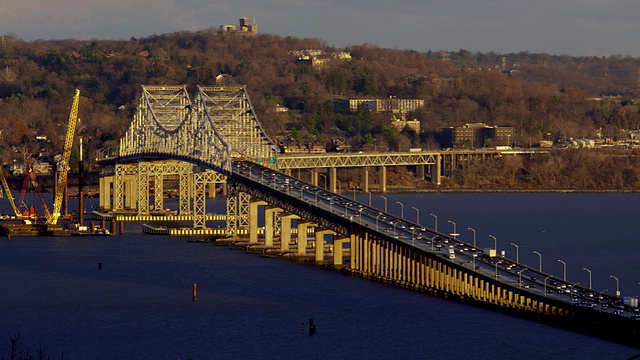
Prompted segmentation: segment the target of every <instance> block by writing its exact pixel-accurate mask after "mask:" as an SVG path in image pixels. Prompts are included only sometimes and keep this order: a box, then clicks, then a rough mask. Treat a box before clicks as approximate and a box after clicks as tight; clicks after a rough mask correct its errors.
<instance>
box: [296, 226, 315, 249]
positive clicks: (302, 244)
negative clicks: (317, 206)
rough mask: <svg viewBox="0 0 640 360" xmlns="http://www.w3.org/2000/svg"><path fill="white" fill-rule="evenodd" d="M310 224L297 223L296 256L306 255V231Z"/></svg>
mask: <svg viewBox="0 0 640 360" xmlns="http://www.w3.org/2000/svg"><path fill="white" fill-rule="evenodd" d="M309 226H313V224H312V223H308V222H302V221H298V256H305V255H307V238H308V237H307V229H308V228H309Z"/></svg>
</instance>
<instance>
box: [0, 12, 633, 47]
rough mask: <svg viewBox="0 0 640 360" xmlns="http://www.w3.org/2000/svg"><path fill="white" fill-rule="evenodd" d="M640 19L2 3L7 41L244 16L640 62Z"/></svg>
mask: <svg viewBox="0 0 640 360" xmlns="http://www.w3.org/2000/svg"><path fill="white" fill-rule="evenodd" d="M638 14H640V1H638V0H606V1H603V0H535V1H531V0H357V1H356V0H233V1H226V2H223V1H220V0H0V35H6V34H11V33H14V34H16V35H18V36H20V37H21V38H22V39H23V40H27V41H32V40H51V39H68V38H74V39H78V40H88V39H98V40H101V39H113V40H128V39H130V38H131V37H137V38H140V37H145V36H149V35H154V34H163V33H170V32H176V31H197V30H203V29H207V28H218V27H219V26H220V25H223V24H233V25H237V24H238V19H239V18H240V17H243V16H246V17H248V18H250V19H252V22H253V19H255V21H256V23H257V24H258V32H259V33H269V34H274V35H280V36H292V37H298V38H317V39H321V40H323V41H324V42H325V43H326V44H327V45H330V46H335V47H338V48H344V47H346V46H350V45H362V44H372V45H376V46H379V47H383V48H395V49H403V50H404V49H412V50H416V51H419V52H426V51H429V50H432V51H458V50H460V49H464V50H468V51H471V52H490V51H494V52H496V53H499V54H507V53H514V52H525V51H526V52H530V53H548V54H552V55H571V56H609V55H630V56H633V57H640V41H638V35H640V20H639V19H638Z"/></svg>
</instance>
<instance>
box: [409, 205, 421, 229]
mask: <svg viewBox="0 0 640 360" xmlns="http://www.w3.org/2000/svg"><path fill="white" fill-rule="evenodd" d="M411 208H412V209H413V210H415V211H416V224H418V225H420V209H418V208H417V207H415V206H412V207H411Z"/></svg>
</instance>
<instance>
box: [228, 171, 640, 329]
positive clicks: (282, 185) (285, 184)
mask: <svg viewBox="0 0 640 360" xmlns="http://www.w3.org/2000/svg"><path fill="white" fill-rule="evenodd" d="M233 171H234V173H233V178H234V179H235V180H236V181H240V182H242V183H243V184H244V186H242V187H243V191H250V192H253V194H252V197H253V196H256V197H258V198H260V196H261V193H263V194H262V195H264V194H266V193H269V194H270V195H269V197H270V201H269V202H270V204H271V205H275V206H278V207H284V208H286V209H283V210H285V211H287V212H290V213H292V214H294V215H298V216H300V217H301V218H302V219H303V220H305V221H312V222H315V223H318V224H319V225H320V226H322V227H324V228H326V229H330V230H332V231H335V232H336V233H338V234H340V235H341V236H349V231H350V230H349V229H350V226H359V227H363V228H366V231H367V232H369V233H375V234H376V236H377V237H379V238H382V239H386V240H388V241H390V242H397V243H401V244H402V245H403V246H404V247H407V248H410V249H412V250H413V251H417V252H422V253H431V254H433V255H435V256H437V257H438V258H439V259H440V261H444V262H451V263H455V264H458V265H460V266H462V267H464V268H466V269H468V272H469V273H474V272H475V273H477V274H479V275H482V276H484V277H486V278H493V279H495V280H496V281H497V282H500V283H502V284H505V285H509V286H511V287H513V288H517V289H519V291H520V292H521V293H529V294H531V295H534V296H537V297H540V298H545V299H550V300H553V301H558V302H562V303H565V304H567V305H568V306H569V308H573V307H575V308H581V310H582V311H586V312H593V313H596V312H599V313H600V314H610V315H612V316H613V315H615V316H619V317H620V318H626V319H628V320H638V323H640V313H639V312H638V311H637V310H638V309H632V308H630V307H627V306H625V305H623V301H622V299H621V298H618V297H615V296H612V295H609V294H605V293H603V292H598V291H595V290H593V289H589V288H586V287H584V286H581V285H579V284H573V283H571V282H567V281H563V280H562V279H559V278H557V277H554V276H553V275H551V274H547V273H543V272H540V271H538V270H536V269H531V268H530V267H528V266H527V265H524V264H518V263H515V261H513V260H511V259H507V258H505V257H501V256H495V257H491V256H489V254H488V253H486V252H485V251H484V250H483V249H480V248H477V247H474V246H473V244H470V243H467V242H464V241H461V240H459V239H457V238H455V237H452V236H450V235H447V234H444V233H439V232H436V231H434V230H433V229H429V228H426V227H424V226H421V225H420V224H416V223H413V222H411V221H408V220H407V219H399V218H398V217H396V216H395V215H392V214H389V213H385V212H383V211H381V210H380V209H377V208H374V207H371V206H367V205H366V204H362V203H359V202H357V201H354V200H352V199H349V198H347V197H345V196H341V195H338V194H335V193H331V192H328V191H327V190H325V189H322V188H319V187H316V186H313V185H311V184H309V183H306V182H303V181H300V180H297V179H295V178H293V177H290V176H288V175H286V174H283V173H280V172H278V171H275V170H272V169H268V168H265V167H262V166H261V165H257V164H253V163H248V162H243V161H236V162H234V163H233ZM250 188H253V189H254V191H251V190H250ZM274 198H279V199H280V200H275V202H276V203H277V204H272V202H274ZM286 203H289V204H294V205H293V206H286ZM452 253H453V256H452Z"/></svg>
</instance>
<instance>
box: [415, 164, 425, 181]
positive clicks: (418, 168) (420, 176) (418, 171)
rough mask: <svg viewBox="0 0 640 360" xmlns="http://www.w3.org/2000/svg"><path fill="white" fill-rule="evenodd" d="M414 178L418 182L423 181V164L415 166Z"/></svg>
mask: <svg viewBox="0 0 640 360" xmlns="http://www.w3.org/2000/svg"><path fill="white" fill-rule="evenodd" d="M416 178H417V179H418V180H420V181H423V180H424V164H419V165H416Z"/></svg>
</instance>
